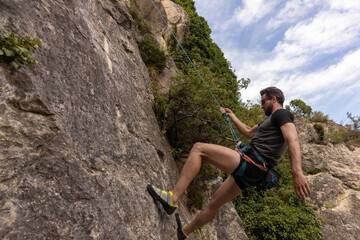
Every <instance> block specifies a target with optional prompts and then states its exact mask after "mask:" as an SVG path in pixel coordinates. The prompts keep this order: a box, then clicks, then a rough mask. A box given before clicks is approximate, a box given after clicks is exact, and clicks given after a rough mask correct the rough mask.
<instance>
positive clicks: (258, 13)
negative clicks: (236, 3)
mask: <svg viewBox="0 0 360 240" xmlns="http://www.w3.org/2000/svg"><path fill="white" fill-rule="evenodd" d="M279 2H280V1H279V0H243V6H240V7H237V8H236V9H235V10H234V15H233V16H232V19H231V20H230V23H236V24H240V26H247V25H250V24H252V23H255V22H257V21H258V20H260V19H261V18H263V17H264V16H266V15H267V14H268V13H270V12H271V11H273V10H274V9H275V7H276V5H277V4H278V3H279Z"/></svg>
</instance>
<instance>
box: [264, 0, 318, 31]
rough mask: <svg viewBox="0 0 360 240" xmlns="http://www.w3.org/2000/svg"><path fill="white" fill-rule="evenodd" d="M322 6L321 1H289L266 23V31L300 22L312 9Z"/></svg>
mask: <svg viewBox="0 0 360 240" xmlns="http://www.w3.org/2000/svg"><path fill="white" fill-rule="evenodd" d="M321 4H324V3H322V0H291V1H287V2H286V4H285V6H284V7H283V8H282V9H281V10H280V11H279V12H278V13H277V14H276V16H275V17H272V18H271V19H270V20H269V22H268V23H267V25H266V27H267V28H268V29H276V28H278V27H279V26H280V25H282V24H284V23H285V24H290V23H294V22H297V21H298V20H301V19H303V18H304V16H306V14H308V13H309V12H310V11H311V10H312V8H313V7H315V6H318V5H321Z"/></svg>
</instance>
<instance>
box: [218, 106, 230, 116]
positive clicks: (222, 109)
mask: <svg viewBox="0 0 360 240" xmlns="http://www.w3.org/2000/svg"><path fill="white" fill-rule="evenodd" d="M223 111H225V112H226V114H227V115H228V116H229V117H230V116H231V115H233V112H232V111H231V110H230V109H229V108H223V107H221V108H220V112H223Z"/></svg>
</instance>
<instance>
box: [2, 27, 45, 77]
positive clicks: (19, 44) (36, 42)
mask: <svg viewBox="0 0 360 240" xmlns="http://www.w3.org/2000/svg"><path fill="white" fill-rule="evenodd" d="M40 46H41V40H40V39H38V38H37V39H32V38H31V37H30V36H25V38H23V37H18V36H16V35H15V33H13V32H12V31H7V30H5V28H4V26H3V25H2V24H0V58H1V59H3V60H4V61H5V62H7V63H9V64H10V66H11V68H12V69H14V70H17V69H19V68H21V67H22V66H23V65H27V66H30V67H31V66H32V64H33V63H38V62H37V60H36V59H35V58H33V57H31V56H30V54H29V53H30V52H31V51H34V50H36V49H37V48H38V47H40Z"/></svg>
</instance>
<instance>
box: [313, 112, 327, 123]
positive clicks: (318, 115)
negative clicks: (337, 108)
mask: <svg viewBox="0 0 360 240" xmlns="http://www.w3.org/2000/svg"><path fill="white" fill-rule="evenodd" d="M310 121H311V122H322V123H328V121H329V117H328V115H324V113H322V112H319V111H314V112H313V115H312V117H311V118H310Z"/></svg>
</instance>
